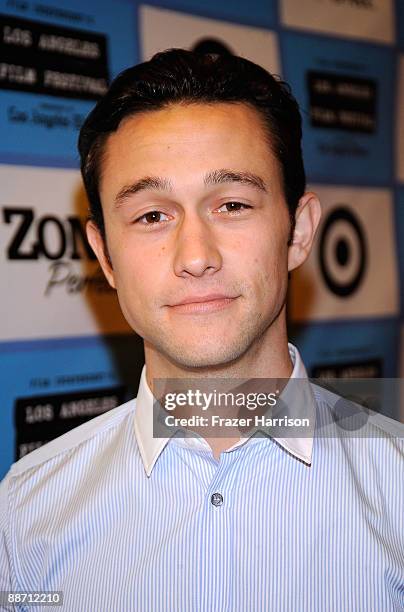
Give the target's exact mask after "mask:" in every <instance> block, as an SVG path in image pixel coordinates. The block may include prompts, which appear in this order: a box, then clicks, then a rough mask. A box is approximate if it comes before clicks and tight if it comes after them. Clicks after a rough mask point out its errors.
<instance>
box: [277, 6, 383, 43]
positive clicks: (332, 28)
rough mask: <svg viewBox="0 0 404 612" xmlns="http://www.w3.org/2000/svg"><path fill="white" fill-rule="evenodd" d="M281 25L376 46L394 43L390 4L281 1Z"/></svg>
mask: <svg viewBox="0 0 404 612" xmlns="http://www.w3.org/2000/svg"><path fill="white" fill-rule="evenodd" d="M280 14H281V21H282V23H283V24H284V25H286V26H290V27H294V28H302V29H305V30H313V31H316V32H323V33H325V34H332V35H340V36H343V37H344V38H348V37H352V38H357V39H362V40H371V41H375V42H384V43H393V42H394V4H393V0H305V1H304V5H303V6H302V3H300V2H296V0H281V2H280Z"/></svg>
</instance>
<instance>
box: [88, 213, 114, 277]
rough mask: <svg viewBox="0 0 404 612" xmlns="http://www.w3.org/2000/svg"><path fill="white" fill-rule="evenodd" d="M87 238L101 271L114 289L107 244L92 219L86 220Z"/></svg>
mask: <svg viewBox="0 0 404 612" xmlns="http://www.w3.org/2000/svg"><path fill="white" fill-rule="evenodd" d="M86 232H87V239H88V242H89V243H90V245H91V248H92V249H93V251H94V253H95V254H96V256H97V259H98V261H99V263H100V266H101V268H102V271H103V272H104V274H105V276H106V278H107V281H108V282H109V284H110V285H111V287H112V288H113V289H116V285H115V278H114V271H113V268H112V263H111V260H110V258H109V255H108V250H107V245H106V242H105V240H104V238H103V237H102V236H101V233H100V230H99V229H98V227H97V226H96V224H95V223H94V221H87V224H86Z"/></svg>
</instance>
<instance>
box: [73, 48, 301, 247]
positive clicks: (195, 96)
mask: <svg viewBox="0 0 404 612" xmlns="http://www.w3.org/2000/svg"><path fill="white" fill-rule="evenodd" d="M218 102H219V103H220V102H227V103H229V102H236V103H237V102H239V103H240V102H241V103H246V104H248V105H249V106H251V107H253V108H255V109H256V110H257V111H258V112H259V114H260V116H261V118H262V119H263V126H265V127H264V129H265V128H266V132H267V134H266V135H267V137H268V142H269V146H270V147H271V150H272V152H273V154H274V155H275V157H276V159H277V160H278V162H279V164H280V168H281V171H282V179H283V188H284V193H285V198H286V202H287V205H288V208H289V214H290V219H291V226H292V230H293V227H294V219H295V212H296V207H297V205H298V202H299V199H300V197H301V196H302V195H303V193H304V191H305V187H306V177H305V172H304V166H303V158H302V148H301V139H302V122H301V116H300V112H299V106H298V104H297V102H296V100H295V98H294V97H293V95H292V94H291V91H290V87H289V85H288V84H287V83H285V82H284V81H282V80H281V79H280V78H279V77H274V76H273V75H271V74H270V73H269V72H267V71H266V70H264V68H262V67H261V66H258V65H257V64H254V63H253V62H251V61H249V60H247V59H244V58H241V57H237V56H235V55H231V54H213V53H200V52H195V51H186V50H184V49H169V50H167V51H163V52H161V53H156V55H154V56H153V57H152V59H151V60H150V61H147V62H144V63H142V64H138V65H136V66H133V67H132V68H128V69H127V70H124V71H123V72H121V74H119V75H118V76H117V78H116V79H115V80H114V81H113V82H112V84H111V86H110V88H109V90H108V92H107V93H106V94H105V96H103V97H102V98H101V99H100V100H99V102H98V103H97V104H96V106H95V107H94V109H93V110H92V111H91V112H90V114H89V115H88V117H87V118H86V120H85V121H84V124H83V126H82V128H81V130H80V135H79V142H78V147H79V152H80V158H81V172H82V176H83V181H84V185H85V188H86V192H87V196H88V200H89V204H90V218H91V219H92V220H93V221H94V222H95V223H96V225H97V226H98V228H99V230H100V232H101V234H102V236H103V238H104V239H105V225H104V217H103V213H102V207H101V200H100V195H99V180H100V176H101V165H102V154H103V151H104V145H105V142H106V139H107V138H108V136H109V135H110V134H111V133H112V132H115V131H116V130H117V129H118V127H119V125H120V123H121V121H122V120H123V119H125V118H126V117H128V116H130V115H135V114H136V113H139V112H145V111H155V110H160V109H162V108H165V107H167V106H169V105H172V104H176V103H189V104H192V103H207V104H211V103H218Z"/></svg>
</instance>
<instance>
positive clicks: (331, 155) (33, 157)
mask: <svg viewBox="0 0 404 612" xmlns="http://www.w3.org/2000/svg"><path fill="white" fill-rule="evenodd" d="M201 43H204V44H205V45H209V44H212V45H215V48H216V49H217V47H218V46H222V47H224V48H226V49H227V50H228V51H230V52H233V53H236V54H239V55H243V56H245V57H248V58H249V59H252V60H253V61H255V62H257V63H259V64H261V65H262V66H264V67H265V68H267V69H268V70H270V71H271V72H273V73H276V74H279V75H281V76H282V78H284V79H285V80H286V81H288V82H289V83H290V84H291V86H292V90H293V92H294V94H295V96H296V97H297V99H298V101H299V103H300V106H301V110H302V114H303V120H304V155H305V165H306V171H307V176H308V181H309V187H310V188H311V189H313V190H315V191H316V192H317V193H318V194H319V196H320V199H321V202H322V205H323V218H322V222H321V226H320V230H319V233H318V237H317V240H316V244H315V247H314V250H313V253H312V254H311V256H310V258H309V261H308V262H307V264H306V265H305V266H304V267H303V268H302V269H301V270H299V271H297V272H296V273H294V274H293V275H292V279H291V285H290V294H289V309H288V312H289V324H290V330H291V340H292V341H294V342H295V343H296V344H297V346H298V347H299V349H300V351H301V353H302V355H303V357H304V360H305V363H306V365H307V368H308V371H309V374H310V375H311V376H315V377H331V378H339V377H357V378H366V377H399V376H404V358H403V354H404V325H403V319H404V307H403V304H404V301H403V297H404V283H403V272H404V2H402V1H400V0H397V1H396V2H395V1H394V0H303V1H302V0H265V1H264V0H249V1H248V2H247V0H227V1H225V2H215V1H213V0H161V1H158V0H153V1H152V2H148V3H140V2H135V1H134V0H97V1H95V0H90V1H89V2H87V3H83V2H81V1H79V0H38V1H36V0H0V134H1V138H0V243H1V255H0V257H1V259H0V269H1V280H2V290H1V301H0V308H1V313H0V315H1V316H0V396H1V403H0V478H1V477H2V476H3V475H4V474H5V472H6V471H7V469H8V467H9V465H10V464H11V463H12V462H13V461H14V460H16V459H18V458H19V457H21V456H23V455H25V454H26V453H28V452H30V451H31V450H33V449H34V448H36V447H38V446H40V445H41V444H44V443H45V442H47V441H48V440H50V439H52V438H53V437H55V436H57V435H60V434H62V433H64V432H65V431H67V430H68V429H70V428H71V427H74V426H76V425H79V424H80V423H82V422H83V421H85V420H87V419H89V418H91V417H93V416H96V415H98V414H100V413H101V412H104V411H105V410H108V409H110V408H112V407H114V406H116V405H118V404H119V403H121V402H123V401H125V400H126V399H128V398H129V397H131V396H133V395H135V394H136V390H137V385H138V380H139V374H140V371H141V368H142V365H143V349H142V343H141V341H140V339H139V338H137V337H136V336H135V335H134V334H133V333H131V330H130V329H129V328H128V326H127V324H126V322H125V321H124V320H123V317H122V315H121V313H120V310H119V307H118V304H117V300H116V295H115V294H114V292H112V291H111V290H110V289H109V287H108V286H107V285H106V282H105V280H104V279H103V276H102V274H101V272H100V269H99V267H98V264H97V262H96V261H95V259H94V256H93V254H92V253H91V250H90V249H89V247H88V244H87V242H86V240H85V234H84V224H85V219H86V215H87V203H86V198H85V195H84V193H83V189H82V186H81V182H80V175H79V172H78V155H77V151H76V141H77V135H78V129H79V127H80V125H81V123H82V121H83V118H84V117H85V116H86V114H87V113H88V112H89V111H90V109H91V108H92V106H93V104H94V102H95V101H96V100H97V98H98V97H99V96H100V95H101V94H102V93H103V92H104V91H105V90H106V88H107V87H108V83H109V82H110V81H111V79H112V78H114V76H116V75H117V74H118V73H119V72H120V71H121V70H122V69H124V68H126V67H128V66H130V65H132V64H134V63H136V62H139V61H142V60H144V59H148V58H150V57H151V56H152V55H153V54H154V53H155V52H157V51H160V50H163V49H166V48H169V47H184V48H190V49H193V48H197V47H198V46H199V45H200V44H201ZM385 411H386V414H388V416H391V417H393V418H396V419H402V418H403V416H402V413H401V414H400V407H399V405H397V406H391V409H389V407H387V408H385Z"/></svg>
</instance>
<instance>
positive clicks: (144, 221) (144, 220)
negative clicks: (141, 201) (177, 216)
mask: <svg viewBox="0 0 404 612" xmlns="http://www.w3.org/2000/svg"><path fill="white" fill-rule="evenodd" d="M162 216H163V217H167V215H165V214H164V213H162V212H160V211H159V210H151V211H150V212H147V213H145V214H144V215H142V216H141V217H139V218H138V219H135V223H139V224H140V225H158V223H159V222H160V221H166V220H167V219H161V217H162Z"/></svg>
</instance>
